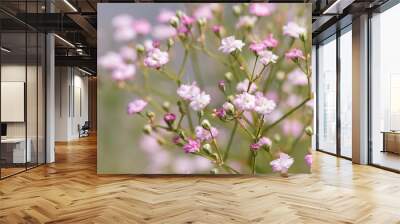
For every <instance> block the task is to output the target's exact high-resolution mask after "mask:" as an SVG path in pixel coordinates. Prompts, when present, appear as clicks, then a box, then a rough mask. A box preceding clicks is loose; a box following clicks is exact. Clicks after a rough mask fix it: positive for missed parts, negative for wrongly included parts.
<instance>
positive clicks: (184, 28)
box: [176, 25, 190, 36]
mask: <svg viewBox="0 0 400 224" xmlns="http://www.w3.org/2000/svg"><path fill="white" fill-rule="evenodd" d="M176 31H177V32H178V34H180V35H183V36H185V35H187V34H189V33H190V29H189V28H188V27H187V26H185V25H181V26H179V27H178V28H177V29H176Z"/></svg>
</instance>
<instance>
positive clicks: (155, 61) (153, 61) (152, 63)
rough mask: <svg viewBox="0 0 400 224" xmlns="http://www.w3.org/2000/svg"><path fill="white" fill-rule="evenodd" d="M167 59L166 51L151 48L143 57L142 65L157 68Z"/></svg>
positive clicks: (166, 61) (165, 62)
mask: <svg viewBox="0 0 400 224" xmlns="http://www.w3.org/2000/svg"><path fill="white" fill-rule="evenodd" d="M168 61H169V57H168V52H165V51H161V50H160V49H158V48H153V49H152V50H150V51H148V52H147V57H146V58H145V59H144V65H145V66H147V67H150V68H155V69H159V68H160V67H161V66H163V65H165V64H167V63H168Z"/></svg>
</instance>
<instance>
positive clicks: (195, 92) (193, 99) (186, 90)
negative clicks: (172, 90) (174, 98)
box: [176, 82, 211, 111]
mask: <svg viewBox="0 0 400 224" xmlns="http://www.w3.org/2000/svg"><path fill="white" fill-rule="evenodd" d="M176 92H177V93H178V95H179V96H180V97H181V98H183V99H184V100H186V101H189V102H190V103H189V105H190V107H191V108H192V109H193V110H194V111H201V110H203V109H204V108H205V107H206V106H207V105H208V104H209V103H210V101H211V97H210V95H208V94H206V93H205V92H204V91H201V90H200V88H199V87H198V86H197V84H196V83H195V82H193V83H192V84H186V85H185V84H183V85H181V86H180V87H179V88H178V89H177V91H176Z"/></svg>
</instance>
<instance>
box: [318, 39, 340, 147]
mask: <svg viewBox="0 0 400 224" xmlns="http://www.w3.org/2000/svg"><path fill="white" fill-rule="evenodd" d="M332 39H333V40H331V41H329V42H327V43H325V44H322V45H320V46H319V48H318V59H319V61H318V63H319V64H318V65H319V68H318V91H319V93H318V115H319V116H318V147H319V149H320V150H323V151H327V152H331V153H336V39H335V37H333V38H332Z"/></svg>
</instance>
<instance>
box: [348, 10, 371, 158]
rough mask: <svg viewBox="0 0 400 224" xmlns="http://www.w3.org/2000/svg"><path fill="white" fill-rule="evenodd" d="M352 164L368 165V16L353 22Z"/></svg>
mask: <svg viewBox="0 0 400 224" xmlns="http://www.w3.org/2000/svg"><path fill="white" fill-rule="evenodd" d="M352 28H353V40H352V44H353V59H352V61H353V130H352V132H353V137H352V144H353V154H352V156H353V162H354V163H358V164H367V163H368V16H367V15H362V16H360V17H358V18H355V19H354V20H353V25H352Z"/></svg>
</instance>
